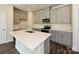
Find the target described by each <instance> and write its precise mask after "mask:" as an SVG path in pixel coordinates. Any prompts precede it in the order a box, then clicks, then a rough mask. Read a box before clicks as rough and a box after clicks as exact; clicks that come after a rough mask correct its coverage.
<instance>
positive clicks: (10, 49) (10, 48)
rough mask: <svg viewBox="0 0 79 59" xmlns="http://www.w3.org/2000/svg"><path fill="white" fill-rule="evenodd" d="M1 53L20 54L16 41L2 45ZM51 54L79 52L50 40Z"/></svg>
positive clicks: (0, 47)
mask: <svg viewBox="0 0 79 59" xmlns="http://www.w3.org/2000/svg"><path fill="white" fill-rule="evenodd" d="M0 54H19V52H18V51H17V49H15V42H14V41H13V42H9V43H5V44H1V45H0ZM50 54H79V52H76V51H72V49H71V48H68V47H66V46H63V45H60V44H57V43H54V42H52V41H50Z"/></svg>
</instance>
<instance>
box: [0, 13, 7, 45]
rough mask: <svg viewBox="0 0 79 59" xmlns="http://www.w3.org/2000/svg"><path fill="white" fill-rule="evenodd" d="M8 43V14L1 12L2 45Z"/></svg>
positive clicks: (0, 41)
mask: <svg viewBox="0 0 79 59" xmlns="http://www.w3.org/2000/svg"><path fill="white" fill-rule="evenodd" d="M5 42H6V13H5V12H0V44H2V43H5Z"/></svg>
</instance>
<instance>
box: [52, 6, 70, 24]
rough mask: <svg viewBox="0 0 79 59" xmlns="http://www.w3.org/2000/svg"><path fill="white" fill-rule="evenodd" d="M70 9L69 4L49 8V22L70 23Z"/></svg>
mask: <svg viewBox="0 0 79 59" xmlns="http://www.w3.org/2000/svg"><path fill="white" fill-rule="evenodd" d="M70 10H71V6H70V5H66V6H63V7H60V8H56V9H52V10H51V23H55V24H70V23H71V16H70V13H71V11H70Z"/></svg>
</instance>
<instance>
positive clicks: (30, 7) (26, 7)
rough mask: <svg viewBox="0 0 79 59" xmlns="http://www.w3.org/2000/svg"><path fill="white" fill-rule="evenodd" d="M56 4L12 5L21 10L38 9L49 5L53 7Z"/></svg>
mask: <svg viewBox="0 0 79 59" xmlns="http://www.w3.org/2000/svg"><path fill="white" fill-rule="evenodd" d="M57 5H59V4H15V5H13V6H14V7H16V8H18V9H20V10H23V11H29V10H32V11H38V10H40V9H44V8H47V7H50V6H52V7H55V6H57Z"/></svg>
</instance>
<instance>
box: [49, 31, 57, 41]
mask: <svg viewBox="0 0 79 59" xmlns="http://www.w3.org/2000/svg"><path fill="white" fill-rule="evenodd" d="M50 33H52V36H51V41H54V42H56V39H55V37H56V35H55V31H53V30H51V31H50Z"/></svg>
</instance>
